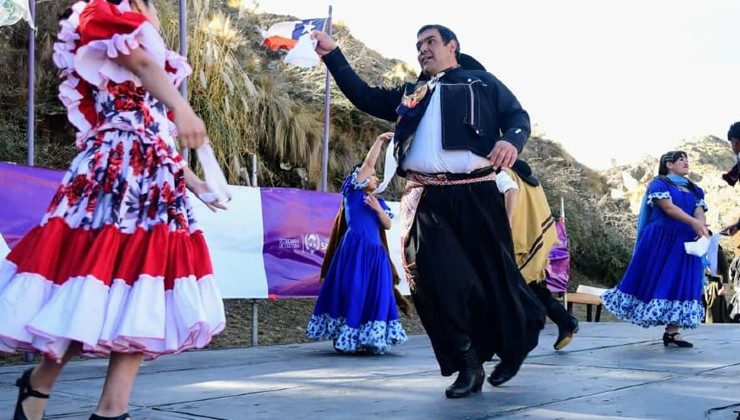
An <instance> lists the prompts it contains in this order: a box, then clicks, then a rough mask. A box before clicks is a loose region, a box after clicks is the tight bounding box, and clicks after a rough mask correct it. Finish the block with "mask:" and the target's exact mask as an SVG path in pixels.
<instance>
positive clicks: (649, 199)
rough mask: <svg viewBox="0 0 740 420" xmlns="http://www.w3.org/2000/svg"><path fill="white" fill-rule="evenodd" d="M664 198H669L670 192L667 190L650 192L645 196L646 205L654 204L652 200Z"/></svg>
mask: <svg viewBox="0 0 740 420" xmlns="http://www.w3.org/2000/svg"><path fill="white" fill-rule="evenodd" d="M664 198H669V199H670V198H671V193H670V192H668V191H665V192H663V191H660V192H654V193H651V194H649V195H648V196H647V205H648V206H653V205H654V203H653V200H662V199H664Z"/></svg>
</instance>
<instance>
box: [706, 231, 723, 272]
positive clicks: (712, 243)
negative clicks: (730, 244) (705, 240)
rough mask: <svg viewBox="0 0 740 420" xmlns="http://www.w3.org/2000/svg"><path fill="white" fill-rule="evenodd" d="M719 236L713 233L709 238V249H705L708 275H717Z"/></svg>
mask: <svg viewBox="0 0 740 420" xmlns="http://www.w3.org/2000/svg"><path fill="white" fill-rule="evenodd" d="M719 239H720V234H719V233H715V234H714V235H712V236H711V237H710V238H709V247H708V248H707V259H708V260H709V273H710V274H711V275H713V276H716V275H717V258H718V255H717V254H718V253H719Z"/></svg>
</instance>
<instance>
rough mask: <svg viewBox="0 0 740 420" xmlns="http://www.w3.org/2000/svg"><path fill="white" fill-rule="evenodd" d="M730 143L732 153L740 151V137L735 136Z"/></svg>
mask: <svg viewBox="0 0 740 420" xmlns="http://www.w3.org/2000/svg"><path fill="white" fill-rule="evenodd" d="M730 145H732V153H734V154H738V153H740V139H738V138H733V139H732V140H730Z"/></svg>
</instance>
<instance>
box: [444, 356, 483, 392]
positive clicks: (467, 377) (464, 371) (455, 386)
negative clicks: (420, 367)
mask: <svg viewBox="0 0 740 420" xmlns="http://www.w3.org/2000/svg"><path fill="white" fill-rule="evenodd" d="M484 379H486V371H484V370H483V362H482V361H481V360H480V358H479V357H478V353H477V352H476V351H475V350H474V349H470V350H468V351H466V352H465V353H464V354H463V367H462V368H461V369H460V372H458V374H457V379H455V382H453V383H452V385H450V386H449V387H447V389H446V390H445V396H446V397H447V398H465V397H467V396H468V395H470V394H473V393H477V392H480V391H481V388H483V380H484Z"/></svg>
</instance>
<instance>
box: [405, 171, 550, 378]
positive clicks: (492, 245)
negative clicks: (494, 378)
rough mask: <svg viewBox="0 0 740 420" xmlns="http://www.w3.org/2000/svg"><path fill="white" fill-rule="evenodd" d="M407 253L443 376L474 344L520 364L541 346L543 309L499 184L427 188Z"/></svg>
mask: <svg viewBox="0 0 740 420" xmlns="http://www.w3.org/2000/svg"><path fill="white" fill-rule="evenodd" d="M404 251H405V254H406V255H405V256H406V263H407V264H408V265H409V269H410V271H411V274H412V275H413V277H414V279H415V280H414V285H413V287H412V290H411V296H412V298H413V300H414V305H415V306H416V310H417V313H418V314H419V317H420V318H421V322H422V324H423V325H424V328H425V329H426V331H427V334H428V335H429V338H430V339H431V342H432V347H433V348H434V353H435V355H436V357H437V361H438V362H439V366H440V369H441V371H442V375H444V376H449V375H451V374H453V373H454V372H457V371H458V370H460V367H461V365H462V358H461V356H462V353H463V352H464V351H465V350H466V349H468V348H469V347H470V346H472V347H473V348H474V349H475V350H476V351H478V353H479V355H480V356H481V357H482V358H483V360H489V359H490V358H491V357H493V355H494V354H496V355H498V356H499V357H500V358H501V359H502V361H505V362H507V363H512V364H516V365H518V364H519V363H521V361H523V360H524V358H525V357H526V356H527V353H529V351H531V350H532V349H533V348H535V347H536V346H537V340H538V338H539V332H540V330H541V329H542V327H543V325H544V322H545V310H544V308H543V307H542V305H541V304H540V302H539V300H538V299H537V297H536V296H535V295H534V293H532V291H531V290H530V289H529V287H528V286H527V284H526V283H525V281H524V278H523V277H522V276H521V274H520V273H519V270H518V269H517V265H516V261H515V259H514V256H513V246H512V240H511V231H510V228H509V222H508V219H507V217H506V210H505V208H504V203H503V200H502V199H501V195H500V194H499V193H498V189H497V187H496V184H495V182H493V181H485V182H478V183H472V184H463V185H446V186H427V187H425V190H424V193H423V195H422V197H421V201H420V202H419V205H418V208H417V211H416V218H415V221H414V224H413V226H412V227H411V231H410V232H409V239H408V241H407V243H406V246H405V249H404Z"/></svg>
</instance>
